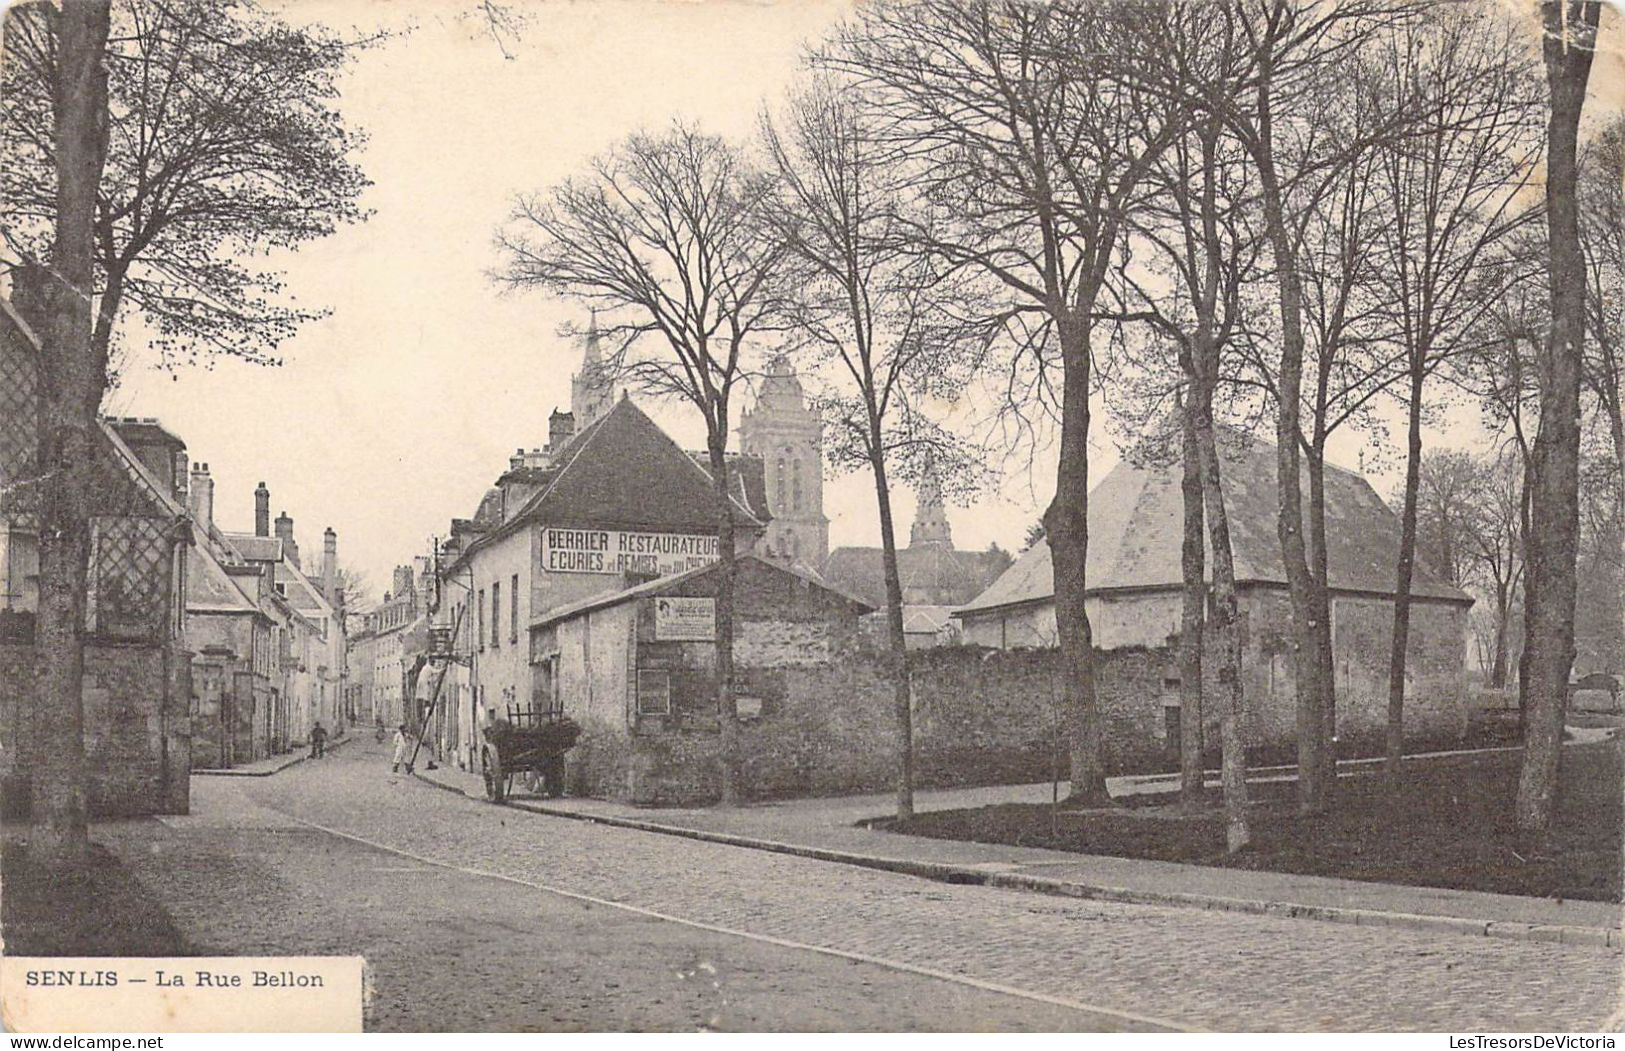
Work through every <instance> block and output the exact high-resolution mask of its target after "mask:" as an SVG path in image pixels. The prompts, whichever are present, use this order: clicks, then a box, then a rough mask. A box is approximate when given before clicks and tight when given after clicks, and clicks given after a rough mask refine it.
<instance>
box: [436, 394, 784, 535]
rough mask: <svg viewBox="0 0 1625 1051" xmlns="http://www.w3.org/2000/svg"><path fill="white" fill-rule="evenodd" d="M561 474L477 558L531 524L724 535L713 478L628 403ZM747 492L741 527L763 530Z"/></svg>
mask: <svg viewBox="0 0 1625 1051" xmlns="http://www.w3.org/2000/svg"><path fill="white" fill-rule="evenodd" d="M555 464H556V467H555V468H552V469H549V470H547V471H546V472H544V480H543V484H542V485H541V488H540V489H539V490H538V491H537V492H536V493H535V494H534V495H532V496H531V497H530V499H528V500H527V501H526V502H525V504H524V506H523V507H521V508H520V509H519V510H518V511H517V512H516V513H514V514H512V515H510V516H509V517H508V518H507V520H506V521H504V522H502V523H501V524H500V525H497V524H496V523H494V522H488V523H485V524H486V525H488V526H489V527H490V528H489V532H487V533H486V534H484V535H483V536H480V537H479V538H477V539H475V540H473V541H472V542H471V543H470V544H469V545H468V547H467V548H465V549H464V551H463V553H462V554H461V555H459V556H458V560H459V561H461V560H462V559H463V558H466V557H467V556H468V555H469V554H472V553H473V552H474V551H477V550H479V549H480V548H483V547H485V546H486V545H488V544H491V543H494V542H496V541H497V540H499V539H502V538H504V537H507V536H509V535H511V534H512V533H513V532H514V531H515V530H516V529H518V528H520V527H521V526H522V525H524V524H526V523H533V522H541V523H544V524H546V525H549V526H563V527H569V528H591V529H616V530H627V531H637V532H646V533H688V534H714V533H715V532H716V528H717V516H716V512H715V511H714V510H713V508H714V507H715V503H714V500H715V494H714V493H713V491H712V488H711V475H710V473H709V472H708V471H707V470H706V469H705V468H704V467H702V466H701V465H700V464H698V463H696V462H695V461H694V458H693V457H691V456H690V455H689V454H688V453H685V452H684V451H683V450H682V449H681V448H679V447H678V446H677V443H676V442H673V441H672V440H671V438H670V437H669V436H667V434H666V432H665V431H662V430H661V429H660V428H659V427H658V426H656V425H655V422H654V421H653V420H651V419H649V417H648V416H646V415H644V413H643V411H642V410H641V409H639V408H638V407H637V405H635V404H634V403H633V402H632V400H631V399H630V398H622V399H621V400H620V401H618V402H616V403H615V405H614V407H613V408H611V409H610V410H609V412H607V413H605V414H604V415H603V416H602V417H600V418H599V419H597V420H594V421H593V422H592V423H591V424H589V425H588V426H587V427H586V428H584V429H583V430H582V431H581V432H580V433H578V434H577V435H576V436H575V437H574V438H572V439H571V440H570V441H569V443H567V444H566V445H565V446H564V448H563V449H561V450H559V452H558V454H557V458H556V460H555ZM745 496H746V494H745V493H744V492H743V491H742V492H741V493H740V494H739V495H736V496H735V497H734V498H733V499H732V501H731V506H732V509H733V515H734V521H735V523H736V524H737V525H739V526H740V527H742V528H745V529H759V528H761V526H762V524H763V523H762V521H761V519H759V518H758V517H757V516H756V515H755V514H753V513H752V512H751V510H750V509H749V507H748V506H747V505H746V500H745Z"/></svg>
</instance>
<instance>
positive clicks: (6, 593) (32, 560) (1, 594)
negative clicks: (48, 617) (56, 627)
mask: <svg viewBox="0 0 1625 1051" xmlns="http://www.w3.org/2000/svg"><path fill="white" fill-rule="evenodd" d="M38 605H39V546H38V543H37V540H36V538H35V536H34V534H32V533H24V532H22V531H20V530H18V529H17V528H16V527H15V526H10V525H7V524H3V523H0V609H5V610H15V611H17V612H32V611H33V610H34V609H35V608H36V607H38Z"/></svg>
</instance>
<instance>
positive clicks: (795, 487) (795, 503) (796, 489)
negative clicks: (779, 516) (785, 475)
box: [790, 460, 801, 511]
mask: <svg viewBox="0 0 1625 1051" xmlns="http://www.w3.org/2000/svg"><path fill="white" fill-rule="evenodd" d="M790 508H791V510H794V511H799V510H801V461H800V460H792V461H790Z"/></svg>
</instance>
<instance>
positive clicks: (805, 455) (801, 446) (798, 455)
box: [739, 357, 829, 569]
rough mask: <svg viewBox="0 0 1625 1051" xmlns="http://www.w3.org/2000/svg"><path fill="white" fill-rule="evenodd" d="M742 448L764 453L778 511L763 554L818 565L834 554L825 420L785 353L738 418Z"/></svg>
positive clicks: (752, 453)
mask: <svg viewBox="0 0 1625 1051" xmlns="http://www.w3.org/2000/svg"><path fill="white" fill-rule="evenodd" d="M739 448H740V451H741V452H743V453H745V454H746V455H747V456H759V457H761V460H762V464H763V470H764V474H765V475H766V481H767V504H768V508H769V510H771V511H772V513H773V520H772V521H771V522H769V523H768V526H767V532H766V534H765V535H764V536H763V537H762V540H761V545H762V553H763V554H764V555H766V556H768V557H771V558H777V559H780V560H782V561H785V562H790V563H798V562H799V563H801V564H803V565H806V566H809V567H811V568H813V569H818V568H819V567H821V566H822V565H823V564H824V559H825V558H826V557H827V556H828V555H829V519H827V518H825V517H824V425H823V422H822V421H821V420H820V419H819V418H818V414H817V413H815V412H813V411H812V410H811V409H809V408H808V407H807V404H806V399H805V397H804V395H803V393H802V390H801V381H800V380H799V379H797V378H796V372H795V369H794V368H793V367H792V366H791V365H790V362H789V361H788V360H787V359H785V358H783V357H778V358H774V359H773V361H772V362H771V363H770V364H769V365H768V368H767V376H766V377H765V378H764V379H763V381H762V390H761V394H760V396H759V397H758V398H757V399H756V404H755V405H754V406H753V407H751V408H750V409H748V410H747V411H746V412H745V413H744V415H743V418H742V419H741V420H740V421H739Z"/></svg>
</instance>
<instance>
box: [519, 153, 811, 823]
mask: <svg viewBox="0 0 1625 1051" xmlns="http://www.w3.org/2000/svg"><path fill="white" fill-rule="evenodd" d="M772 194H773V188H772V185H771V183H770V182H769V181H768V180H767V179H765V178H763V177H762V176H761V175H760V174H758V173H756V172H754V171H752V170H751V168H750V167H749V165H748V164H747V163H746V161H745V159H744V158H743V157H742V155H741V154H740V152H739V150H738V149H737V148H735V147H734V146H732V145H730V144H729V143H728V142H726V141H725V140H723V139H721V138H719V137H717V136H714V135H707V134H705V133H703V132H701V131H699V130H698V129H696V128H693V127H690V126H687V125H684V124H682V123H675V124H673V125H672V127H671V128H669V129H668V130H666V131H664V132H661V133H658V134H649V133H639V134H634V135H631V136H629V137H627V138H626V139H624V140H623V141H622V142H621V143H620V144H618V145H617V146H615V147H614V148H612V149H611V150H609V151H608V152H607V153H605V154H603V155H601V156H600V157H598V158H597V159H595V160H594V161H593V162H592V164H591V167H590V170H589V173H588V175H587V176H586V177H584V178H579V179H566V180H565V181H563V182H561V183H559V184H558V185H556V186H555V187H553V188H552V189H551V190H549V191H547V192H546V193H545V194H540V195H529V196H524V197H521V198H519V200H518V201H517V203H516V206H515V210H514V214H513V217H512V219H511V221H510V222H509V223H508V225H507V226H505V227H504V228H503V229H502V230H501V231H499V232H498V234H497V244H498V247H499V249H500V251H501V253H502V258H503V263H502V270H501V272H500V273H499V274H498V275H497V276H498V280H499V281H501V282H502V283H503V284H505V285H506V286H508V287H509V288H514V289H532V288H536V289H544V290H548V291H552V292H556V293H559V294H562V295H568V296H573V297H575V298H577V299H580V300H583V301H585V302H587V303H589V304H592V305H595V306H597V307H600V308H603V309H604V310H606V311H608V312H609V317H610V319H611V321H612V323H611V324H609V325H608V326H607V327H606V328H605V332H606V334H608V335H610V336H611V338H612V340H614V342H615V344H616V345H615V347H614V348H613V350H612V352H611V354H610V356H609V359H608V360H607V361H606V362H605V368H606V370H607V371H611V372H615V373H618V374H620V375H624V376H626V377H628V378H629V379H630V380H632V381H633V382H634V383H636V384H638V385H639V386H641V387H642V388H643V389H644V390H647V391H649V392H651V393H654V394H657V395H661V396H670V397H677V398H680V399H682V400H684V401H686V402H688V403H689V404H690V405H692V406H694V408H695V409H696V410H697V411H698V412H699V413H700V416H701V418H703V419H704V421H705V435H706V438H705V443H706V452H707V456H708V460H709V465H710V474H711V479H712V486H713V491H714V493H715V496H716V513H717V540H718V547H719V551H720V556H721V561H722V567H723V568H722V576H721V581H720V585H719V587H718V593H717V661H716V668H717V711H718V718H719V719H720V722H721V750H722V756H721V767H722V769H721V788H722V799H723V802H724V803H725V804H732V803H735V802H736V801H737V799H738V784H737V766H738V759H739V757H738V755H737V751H738V745H737V738H738V718H737V714H738V713H737V712H736V711H735V709H734V700H733V630H734V611H733V606H734V573H735V542H736V523H735V513H736V512H735V502H734V500H733V497H732V495H731V493H732V487H731V483H730V482H729V478H728V457H727V445H728V430H729V420H730V418H731V413H732V410H733V397H734V393H735V391H736V390H737V389H738V388H739V387H740V386H741V384H742V383H743V382H745V378H746V366H747V363H746V357H745V356H746V353H747V348H748V345H749V344H750V343H751V342H752V341H753V340H755V339H759V338H762V337H764V336H768V335H769V334H771V333H774V332H777V331H779V330H780V329H781V328H782V326H783V324H784V322H783V320H782V319H783V317H784V316H785V313H786V303H785V301H784V299H783V297H782V292H783V288H782V281H783V278H784V277H785V274H786V270H787V266H788V260H789V253H788V250H787V248H786V246H785V243H784V240H783V238H782V237H781V236H780V234H779V232H778V231H777V230H776V229H775V228H774V225H773V223H772V222H771V219H770V209H771V203H772ZM617 318H618V319H619V320H614V319H617ZM645 337H648V338H645Z"/></svg>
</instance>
